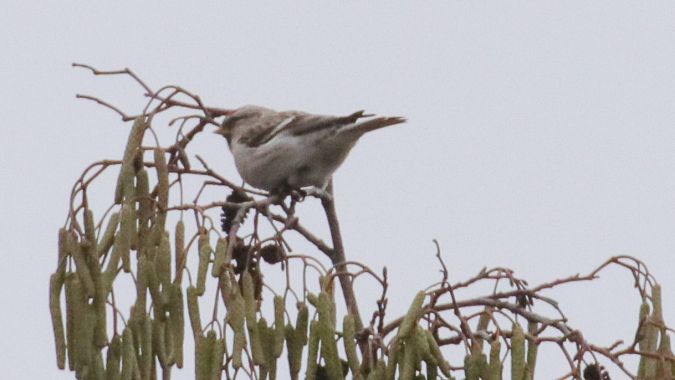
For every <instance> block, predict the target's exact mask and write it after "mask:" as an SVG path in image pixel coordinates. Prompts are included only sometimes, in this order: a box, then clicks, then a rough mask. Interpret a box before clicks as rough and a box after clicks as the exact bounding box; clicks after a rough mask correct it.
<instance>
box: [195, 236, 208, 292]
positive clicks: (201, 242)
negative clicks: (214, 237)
mask: <svg viewBox="0 0 675 380" xmlns="http://www.w3.org/2000/svg"><path fill="white" fill-rule="evenodd" d="M197 247H198V249H199V267H198V268H197V290H198V291H199V295H200V296H201V295H202V294H204V291H205V290H206V271H207V270H208V266H209V259H210V258H211V246H210V245H209V235H208V234H207V233H206V232H202V233H200V234H199V239H198V240H197Z"/></svg>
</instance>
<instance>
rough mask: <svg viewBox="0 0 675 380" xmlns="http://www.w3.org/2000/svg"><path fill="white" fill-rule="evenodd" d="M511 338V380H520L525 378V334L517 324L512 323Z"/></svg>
mask: <svg viewBox="0 0 675 380" xmlns="http://www.w3.org/2000/svg"><path fill="white" fill-rule="evenodd" d="M512 332H513V336H512V337H511V378H512V379H514V380H522V379H523V377H524V376H525V334H524V333H523V328H522V327H520V325H519V324H518V323H513V329H512Z"/></svg>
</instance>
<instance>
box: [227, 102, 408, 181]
mask: <svg viewBox="0 0 675 380" xmlns="http://www.w3.org/2000/svg"><path fill="white" fill-rule="evenodd" d="M405 121H406V119H405V118H403V117H399V116H395V117H375V115H372V114H366V113H365V112H364V111H356V112H354V113H352V114H350V115H347V116H327V115H314V114H310V113H306V112H302V111H281V112H279V111H275V110H273V109H270V108H266V107H261V106H254V105H247V106H243V107H240V108H237V109H234V110H231V111H230V112H229V113H228V114H227V116H226V118H225V120H224V121H223V122H222V123H221V124H220V126H219V127H218V128H217V129H216V130H215V131H214V132H215V133H217V134H220V135H222V136H223V137H225V139H226V140H227V143H228V146H229V148H230V151H231V153H232V155H233V156H234V163H235V166H236V168H237V171H238V172H239V175H240V176H241V177H242V179H243V180H244V182H245V183H248V184H249V185H251V186H253V187H255V188H258V189H261V190H265V191H269V192H289V191H292V190H300V189H302V188H306V187H314V188H316V189H318V190H319V191H321V190H325V189H326V187H327V185H328V183H329V181H330V179H331V178H332V176H333V173H334V172H335V171H336V170H337V169H338V168H339V167H340V165H341V164H342V163H343V162H344V160H345V159H346V158H347V155H348V154H349V152H350V151H351V149H352V148H353V147H354V145H355V144H356V142H357V141H358V140H359V139H360V138H361V136H363V135H364V134H366V133H368V132H370V131H374V130H376V129H380V128H384V127H387V126H391V125H395V124H400V123H404V122H405Z"/></svg>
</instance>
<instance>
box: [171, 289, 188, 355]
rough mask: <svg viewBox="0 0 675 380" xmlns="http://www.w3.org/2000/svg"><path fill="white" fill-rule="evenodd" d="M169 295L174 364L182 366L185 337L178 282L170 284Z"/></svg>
mask: <svg viewBox="0 0 675 380" xmlns="http://www.w3.org/2000/svg"><path fill="white" fill-rule="evenodd" d="M170 292H171V293H170V295H169V327H170V328H171V330H172V335H171V336H172V338H173V339H172V342H173V353H174V360H175V362H176V366H177V367H178V368H183V340H184V338H185V317H184V311H183V308H184V306H183V291H182V290H181V287H180V285H179V284H176V283H174V284H171V287H170Z"/></svg>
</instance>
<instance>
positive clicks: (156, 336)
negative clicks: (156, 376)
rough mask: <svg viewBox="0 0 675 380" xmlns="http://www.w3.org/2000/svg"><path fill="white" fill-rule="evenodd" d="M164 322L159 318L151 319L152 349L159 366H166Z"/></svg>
mask: <svg viewBox="0 0 675 380" xmlns="http://www.w3.org/2000/svg"><path fill="white" fill-rule="evenodd" d="M164 325H165V322H164V321H161V320H157V319H155V320H153V321H152V350H153V351H154V352H155V354H156V355H157V360H159V364H160V366H162V368H167V364H168V356H167V351H166V331H165V326H164Z"/></svg>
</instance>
